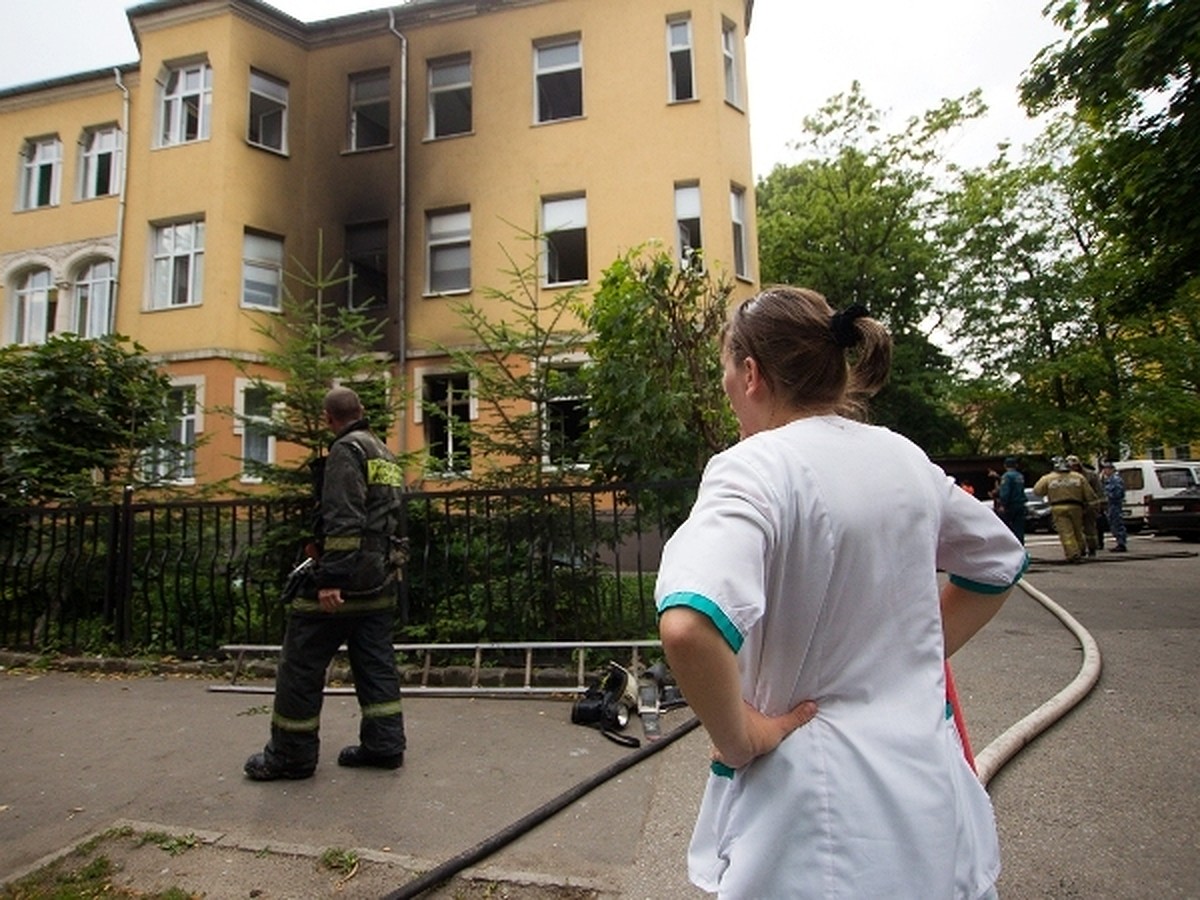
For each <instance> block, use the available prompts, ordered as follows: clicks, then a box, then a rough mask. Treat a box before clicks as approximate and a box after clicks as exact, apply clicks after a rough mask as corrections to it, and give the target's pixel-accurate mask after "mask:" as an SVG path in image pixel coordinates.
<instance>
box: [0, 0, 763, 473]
mask: <svg viewBox="0 0 1200 900" xmlns="http://www.w3.org/2000/svg"><path fill="white" fill-rule="evenodd" d="M752 6H753V0H692V2H691V3H690V4H683V5H680V4H678V3H676V2H664V0H607V2H604V3H599V2H596V0H489V2H476V0H471V2H466V0H412V2H409V3H407V4H404V5H402V6H397V7H395V8H391V9H380V10H377V11H373V12H368V13H361V14H356V15H351V16H344V17H341V18H337V19H330V20H325V21H320V22H315V23H303V22H300V21H297V20H295V19H293V18H291V17H289V16H287V15H284V14H282V13H280V12H279V11H277V10H275V9H274V8H273V7H271V6H269V5H267V4H265V3H262V2H260V0H155V2H148V3H145V4H143V5H141V6H137V7H135V8H132V9H130V10H129V13H128V15H129V22H130V27H131V28H132V29H133V32H134V35H135V37H136V39H137V43H138V48H139V56H140V58H139V59H138V61H137V62H136V63H133V64H129V65H124V66H119V67H116V68H114V69H111V70H105V71H99V72H89V73H82V74H79V75H75V76H69V77H65V78H60V79H54V80H52V81H46V82H39V83H36V84H30V85H24V86H21V87H17V88H13V89H9V90H6V91H3V92H0V146H4V147H7V148H8V152H9V154H10V156H9V158H10V160H14V162H13V164H11V165H10V166H8V167H0V197H3V196H7V197H8V198H10V205H9V209H8V210H7V211H6V212H5V213H4V214H3V215H0V341H2V342H3V343H18V344H36V343H39V342H42V341H45V340H46V339H47V338H48V337H49V336H50V335H52V334H56V333H65V332H70V333H76V334H79V335H81V336H86V337H94V336H99V335H102V334H106V333H114V332H115V333H118V334H121V335H125V336H128V337H130V338H132V339H133V340H135V341H137V342H138V343H139V344H140V345H142V346H143V347H144V348H146V351H147V353H148V354H150V355H151V356H152V357H153V358H154V359H155V360H156V361H159V362H160V363H161V365H162V366H163V368H164V370H165V371H166V372H168V373H169V375H170V378H171V379H172V383H173V385H174V386H175V389H176V390H175V399H176V400H177V403H178V407H177V411H178V413H179V425H178V436H179V437H180V438H182V439H183V440H184V441H185V442H188V441H190V440H194V439H196V438H199V437H200V436H203V437H204V440H203V442H201V443H200V445H199V446H198V448H197V450H196V452H195V453H193V454H191V455H190V456H188V457H187V458H186V459H183V460H176V461H175V463H176V470H175V471H174V474H173V476H172V477H173V478H174V480H177V481H180V482H182V483H185V484H186V483H197V484H203V483H212V482H215V481H218V480H220V479H224V478H230V477H233V478H235V479H236V478H237V477H238V476H239V473H240V472H241V470H242V468H243V466H244V463H243V460H245V459H248V458H249V459H256V460H260V461H269V460H273V459H274V455H275V454H276V453H277V452H278V453H280V454H286V453H287V452H288V449H287V448H276V447H274V446H273V445H272V442H271V441H270V439H268V438H267V437H266V436H265V435H264V434H263V433H261V432H259V431H257V430H256V429H255V428H254V427H253V419H254V417H256V416H260V415H263V416H265V415H269V413H270V410H269V409H267V408H264V406H263V403H262V401H261V398H259V397H256V396H255V392H254V390H253V389H252V388H251V386H250V382H249V381H248V380H247V378H246V371H245V370H246V366H247V365H248V366H249V371H250V373H252V374H257V375H264V376H267V377H270V375H271V373H270V372H268V371H266V370H265V369H262V368H261V366H260V364H259V362H258V360H260V358H261V357H260V354H261V352H262V350H263V346H264V340H265V338H264V336H263V335H262V333H261V329H262V325H263V324H264V323H266V324H267V325H268V327H269V323H270V321H271V317H272V316H276V315H278V311H279V308H280V304H281V297H282V289H283V285H284V283H285V280H286V279H287V278H289V277H290V273H292V272H293V271H295V269H296V267H297V266H303V267H306V268H308V269H309V270H310V271H316V270H317V269H320V268H323V269H329V268H330V267H331V266H332V264H333V263H334V262H335V261H340V262H341V263H342V264H343V268H342V269H340V270H339V271H340V272H341V273H342V274H345V275H348V276H350V277H349V280H348V281H347V282H346V283H345V284H344V285H341V286H339V287H338V288H336V289H335V290H337V291H338V292H340V293H339V296H338V298H337V299H338V302H343V303H347V304H350V305H353V306H354V307H355V308H356V309H360V310H362V311H364V312H366V313H367V314H368V315H370V316H372V317H376V318H378V320H379V321H381V322H382V323H383V332H382V334H383V337H382V342H381V346H380V347H379V348H378V349H379V351H380V352H382V353H385V354H387V356H388V358H389V359H391V360H392V361H393V363H394V366H395V371H396V373H397V376H398V377H401V378H403V380H404V383H405V385H406V386H407V387H408V389H409V391H410V392H411V394H412V396H413V398H414V399H413V401H412V402H410V403H409V405H408V408H407V409H406V411H405V415H404V416H403V418H402V421H401V422H400V424H399V425H398V427H397V428H396V429H395V431H394V433H392V434H391V435H389V436H388V437H389V441H390V443H392V444H393V446H394V447H396V448H397V449H399V450H402V451H412V450H420V449H423V448H426V449H428V450H429V451H430V453H431V454H432V456H433V457H437V456H438V455H439V454H452V450H451V449H449V448H446V447H444V446H443V445H444V443H445V442H444V440H442V437H443V436H440V435H439V434H438V433H437V429H438V425H437V423H436V422H431V421H430V418H431V417H429V416H427V415H424V404H423V403H422V402H421V401H422V400H424V401H425V402H426V403H434V404H437V405H439V407H443V406H444V409H445V410H446V414H447V416H450V417H454V416H458V417H469V416H471V415H473V414H474V413H473V409H472V404H471V402H470V396H469V385H467V384H465V383H464V381H463V378H462V376H461V375H460V374H459V373H455V372H454V371H453V370H452V368H451V367H450V363H449V360H448V359H447V358H446V356H445V355H444V351H440V350H438V349H437V348H439V347H446V346H454V345H456V343H461V342H462V341H464V340H465V336H464V333H463V329H462V325H461V322H460V320H459V318H458V316H457V315H456V314H455V313H454V311H453V306H454V301H455V300H456V299H470V300H472V302H474V303H476V304H478V305H481V306H484V307H485V308H486V306H487V304H488V303H489V302H494V301H492V300H489V298H490V297H491V294H492V289H504V288H506V287H507V283H508V281H509V279H510V275H508V274H506V273H508V272H510V271H511V270H512V267H513V263H512V261H513V259H521V258H522V257H525V256H529V255H530V254H531V252H532V255H533V258H535V259H536V266H537V272H538V278H539V280H540V287H541V289H543V290H546V291H558V290H567V289H579V288H580V287H582V288H583V289H584V290H585V291H586V290H588V289H590V288H591V287H593V286H595V285H597V284H598V283H599V279H600V275H601V273H602V271H603V269H604V268H605V267H607V265H608V264H609V263H610V262H612V261H613V260H614V259H616V258H617V257H618V256H620V255H621V254H623V253H624V252H626V251H628V250H630V249H633V248H635V247H637V246H640V245H642V244H645V243H647V242H651V241H657V242H661V244H662V245H663V246H664V247H668V248H671V249H672V252H674V253H676V254H678V255H679V258H680V259H684V258H686V255H687V253H688V252H689V251H690V250H691V249H702V250H703V252H704V258H705V264H706V265H707V266H709V267H711V268H712V269H714V270H716V271H720V272H722V273H725V274H727V275H728V276H729V277H730V278H731V279H732V280H733V281H734V282H735V284H736V288H735V295H736V297H739V298H740V297H744V296H747V295H749V294H751V293H752V292H753V291H754V290H755V288H756V278H757V276H756V272H755V267H756V265H757V244H756V234H755V220H754V208H755V204H754V186H753V182H752V175H751V160H750V132H749V120H748V114H749V110H748V105H747V92H746V82H745V67H744V47H745V44H744V39H745V36H746V33H747V31H748V29H749V27H750V19H751V9H752ZM530 235H536V236H537V240H536V241H535V242H534V243H535V244H536V246H535V247H534V248H533V249H532V251H531V248H530V239H529V236H530ZM498 314H499V312H498ZM222 410H225V412H222ZM228 410H235V411H237V412H240V413H243V414H244V415H245V416H246V417H248V418H247V419H242V418H238V417H236V416H231V415H229V414H228V412H227V411H228ZM443 424H444V423H443ZM434 461H435V463H436V462H437V460H436V459H435V460H434ZM444 461H445V460H443V462H444ZM244 480H247V481H250V480H252V479H250V478H248V477H247V478H245V479H244Z"/></svg>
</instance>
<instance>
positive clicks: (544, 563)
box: [0, 482, 695, 658]
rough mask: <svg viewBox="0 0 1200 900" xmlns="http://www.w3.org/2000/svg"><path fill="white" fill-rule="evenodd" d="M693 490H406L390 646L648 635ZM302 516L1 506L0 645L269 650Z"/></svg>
mask: <svg viewBox="0 0 1200 900" xmlns="http://www.w3.org/2000/svg"><path fill="white" fill-rule="evenodd" d="M694 491H695V484H694V482H688V483H684V482H671V483H657V484H647V485H630V484H624V485H600V486H597V485H589V486H556V487H552V488H538V489H526V488H512V489H505V490H469V491H446V492H409V493H406V494H405V498H404V499H405V505H404V519H403V528H402V530H403V533H404V534H405V535H406V536H407V538H408V542H409V559H408V563H407V565H406V568H405V573H404V578H403V579H402V582H401V586H400V591H399V611H400V614H399V616H398V617H397V629H396V635H395V637H396V640H397V641H398V642H412V641H429V642H435V641H443V642H455V641H459V642H461V641H529V640H547V641H551V640H554V641H585V640H586V641H598V640H626V639H630V638H642V637H650V636H652V635H653V633H654V608H653V579H654V573H655V571H656V569H657V566H658V559H659V554H660V552H661V548H662V544H663V542H664V541H665V539H666V537H667V535H668V534H669V533H670V531H671V529H672V528H673V527H674V525H675V524H676V523H677V522H678V521H679V520H680V518H681V516H682V515H683V514H684V513H686V510H687V509H688V507H689V506H690V504H691V501H692V498H693V496H694ZM305 531H306V511H305V509H304V508H303V507H302V506H300V505H297V504H285V503H282V502H278V501H268V500H253V499H240V500H223V501H195V502H167V503H142V502H134V499H133V497H132V494H131V493H127V494H126V495H125V497H124V498H123V501H122V502H121V503H117V504H112V505H107V506H89V507H56V508H35V509H26V508H12V509H0V646H3V647H6V648H8V649H13V650H34V651H61V652H96V653H121V654H142V653H145V654H168V655H175V656H179V657H183V658H190V657H203V656H208V655H212V654H215V653H216V652H217V650H218V648H220V647H221V646H222V645H224V644H231V643H278V642H279V641H280V640H281V639H282V635H283V627H284V622H285V618H286V616H285V610H284V608H283V606H282V605H281V603H280V602H279V594H280V590H281V588H282V585H283V582H284V578H285V576H286V573H287V572H288V570H289V569H290V568H291V567H292V565H293V564H294V563H295V562H296V560H297V558H298V551H299V547H300V546H302V544H303V540H304V534H305Z"/></svg>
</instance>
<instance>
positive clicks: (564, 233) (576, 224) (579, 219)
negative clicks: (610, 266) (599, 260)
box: [542, 194, 590, 287]
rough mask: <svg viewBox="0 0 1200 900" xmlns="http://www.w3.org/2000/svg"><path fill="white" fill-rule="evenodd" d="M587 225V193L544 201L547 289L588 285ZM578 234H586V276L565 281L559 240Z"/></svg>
mask: <svg viewBox="0 0 1200 900" xmlns="http://www.w3.org/2000/svg"><path fill="white" fill-rule="evenodd" d="M587 226H588V221H587V195H586V194H574V195H570V196H561V197H543V198H542V244H543V248H542V283H543V284H544V285H545V286H546V287H558V286H562V285H571V284H585V283H586V282H587V280H588V275H589V273H590V268H589V266H588V258H587V257H588V250H587V237H588V234H587ZM577 233H582V235H583V251H582V252H583V267H584V272H583V276H582V277H579V278H576V277H567V278H563V277H561V275H560V266H559V264H558V262H557V261H556V260H557V258H558V255H560V251H559V249H558V246H557V244H556V241H555V239H556V237H564V238H565V237H569V236H570V235H574V234H577Z"/></svg>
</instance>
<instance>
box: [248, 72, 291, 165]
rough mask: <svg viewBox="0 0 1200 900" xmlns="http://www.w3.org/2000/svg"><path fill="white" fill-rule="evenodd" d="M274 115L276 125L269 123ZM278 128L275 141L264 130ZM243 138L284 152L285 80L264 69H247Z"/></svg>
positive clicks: (268, 131)
mask: <svg viewBox="0 0 1200 900" xmlns="http://www.w3.org/2000/svg"><path fill="white" fill-rule="evenodd" d="M276 117H277V118H278V120H279V125H278V128H277V129H272V128H270V127H269V125H266V124H264V123H269V121H270V120H271V119H272V118H276ZM274 130H277V131H278V143H272V142H271V141H270V140H269V139H268V138H266V137H264V135H265V134H268V133H271V132H272V131H274ZM246 141H247V142H248V143H249V144H250V145H251V146H253V147H261V148H262V149H263V150H271V151H273V152H275V153H282V154H285V155H286V154H287V152H288V83H287V82H286V81H283V80H282V79H279V78H276V77H275V76H273V75H268V74H267V73H266V72H260V71H258V70H257V69H251V70H250V97H249V110H248V119H247V122H246Z"/></svg>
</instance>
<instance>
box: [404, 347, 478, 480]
mask: <svg viewBox="0 0 1200 900" xmlns="http://www.w3.org/2000/svg"><path fill="white" fill-rule="evenodd" d="M456 375H457V376H466V379H467V417H468V418H467V421H469V422H474V421H475V420H476V419H478V418H479V398H478V395H477V385H476V382H475V377H474V376H473V375H471V374H470V373H469V372H463V371H461V370H459V369H454V368H451V367H449V366H417V367H415V368H414V369H413V382H414V383H415V384H416V385H417V388H418V389H417V391H416V392H415V396H414V397H413V424H414V425H420V426H421V439H422V441H424V442H425V451H426V452H425V475H426V476H427V477H430V478H458V477H462V476H465V475H470V474H471V468H470V466H469V464H468V468H466V469H451V468H433V466H431V465H430V464H431V463H432V462H433V461H434V460H433V457H432V456H431V455H430V454H429V446H428V441H427V440H426V432H425V427H424V425H425V403H426V400H425V382H426V380H427V379H429V378H442V377H453V376H456ZM451 436H452V435H451ZM453 453H454V448H453V446H451V447H450V454H451V456H450V458H451V460H452V459H453ZM470 454H471V450H470V447H468V448H467V459H468V463H469V461H470V459H471V455H470ZM439 461H440V460H439Z"/></svg>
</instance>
